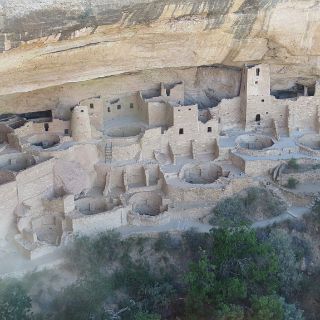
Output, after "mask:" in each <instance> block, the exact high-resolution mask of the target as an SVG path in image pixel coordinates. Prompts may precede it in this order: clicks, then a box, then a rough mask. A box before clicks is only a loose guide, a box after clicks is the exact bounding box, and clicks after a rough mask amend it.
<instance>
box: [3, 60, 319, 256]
mask: <svg viewBox="0 0 320 320" xmlns="http://www.w3.org/2000/svg"><path fill="white" fill-rule="evenodd" d="M297 88H298V87H297ZM298 89H299V90H298ZM298 89H297V90H295V91H292V92H294V93H295V94H294V95H293V94H291V93H290V94H289V93H288V92H283V93H281V92H280V91H278V92H277V93H276V94H275V93H274V92H273V93H272V94H271V89H270V68H269V65H267V64H261V65H248V66H244V68H243V70H242V82H241V88H240V93H239V96H236V97H234V98H229V99H222V100H221V102H219V103H218V104H217V105H216V106H213V107H210V108H203V107H202V108H199V106H198V105H197V104H194V103H191V104H190V103H188V102H186V99H185V87H184V83H183V82H181V81H180V82H175V83H171V84H170V83H169V84H166V83H160V84H159V85H158V93H155V91H154V92H153V95H152V94H151V93H150V92H144V91H138V92H134V93H130V94H127V95H119V96H114V97H113V98H111V99H110V98H109V97H104V96H103V95H101V96H98V97H93V98H87V99H83V100H82V101H80V102H79V103H78V104H77V105H76V106H71V107H70V106H69V107H68V108H67V109H68V110H66V112H65V114H67V113H68V112H69V117H63V118H61V117H59V116H57V115H56V110H55V109H54V108H53V109H51V110H47V111H38V112H37V111H35V112H31V113H24V114H11V115H4V116H2V118H1V122H0V136H1V152H0V176H1V177H0V178H1V179H0V182H1V185H0V193H1V197H2V198H3V199H5V201H3V202H2V204H1V215H0V219H1V233H0V237H1V241H2V242H3V243H4V242H5V241H7V239H8V235H9V234H10V233H12V230H15V235H14V237H13V240H11V241H14V243H15V245H16V246H17V247H18V248H19V249H20V251H21V252H22V254H24V255H26V256H27V257H29V258H30V259H35V258H38V257H41V256H43V255H46V254H48V253H50V252H53V251H54V250H56V249H57V248H59V247H61V246H63V245H64V244H65V243H67V242H68V239H70V237H72V236H73V235H75V234H80V235H81V234H84V235H94V234H97V233H99V232H100V231H103V230H107V229H117V228H121V227H124V226H128V225H135V226H139V225H140V226H143V225H146V226H152V225H159V224H162V223H165V222H166V223H167V222H168V221H170V220H172V219H184V216H185V217H189V218H190V216H191V217H192V213H191V211H190V209H188V208H192V210H193V211H192V212H193V214H195V213H194V212H196V214H195V215H196V217H197V219H198V218H199V217H200V218H201V217H202V216H203V217H204V216H205V215H206V214H207V210H208V207H209V206H211V207H212V206H213V205H214V204H215V203H217V202H218V201H219V200H220V199H223V198H225V197H227V196H230V195H232V194H235V193H237V192H240V191H241V190H244V189H246V188H248V187H249V186H252V185H255V184H257V183H258V180H259V179H258V180H257V178H258V177H261V176H269V175H272V173H273V172H274V170H275V168H277V167H279V166H281V164H283V163H285V162H286V161H288V160H290V159H292V158H295V159H298V160H299V161H300V162H301V163H304V162H306V163H307V162H308V161H311V159H312V160H313V161H314V160H316V159H318V160H320V151H319V150H320V138H319V136H320V116H319V115H320V109H319V108H320V83H319V82H317V83H316V84H315V86H314V88H313V87H312V88H309V87H304V88H301V87H299V88H298ZM276 172H278V171H276Z"/></svg>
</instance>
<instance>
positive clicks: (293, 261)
mask: <svg viewBox="0 0 320 320" xmlns="http://www.w3.org/2000/svg"><path fill="white" fill-rule="evenodd" d="M268 243H270V245H271V246H272V248H273V249H274V250H275V252H276V254H277V256H278V261H279V270H278V279H279V281H280V292H281V293H282V294H284V295H285V296H286V297H289V296H292V294H293V293H295V292H296V291H297V290H298V288H299V284H300V281H301V280H302V273H301V272H300V271H299V265H298V262H299V261H300V260H301V257H297V255H296V253H295V245H294V243H293V239H292V238H291V237H290V236H289V235H288V234H287V233H285V232H284V231H282V230H274V231H271V233H270V235H269V239H268ZM298 258H299V260H298Z"/></svg>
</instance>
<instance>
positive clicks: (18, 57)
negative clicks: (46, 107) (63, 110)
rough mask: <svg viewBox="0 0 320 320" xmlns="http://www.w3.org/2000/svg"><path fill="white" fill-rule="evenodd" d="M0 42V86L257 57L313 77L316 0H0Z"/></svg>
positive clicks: (278, 74) (294, 76)
mask: <svg viewBox="0 0 320 320" xmlns="http://www.w3.org/2000/svg"><path fill="white" fill-rule="evenodd" d="M0 51H2V53H0V95H8V94H18V93H22V92H28V91H32V90H35V89H40V88H46V87H52V86H59V85H62V84H66V83H68V82H78V81H86V80H91V79H96V78H101V77H109V76H112V75H122V74H128V73H130V74H131V73H137V72H141V71H144V70H148V69H162V68H171V70H174V68H176V69H177V70H178V69H183V68H190V67H197V66H205V65H206V66H207V65H228V66H235V67H241V66H242V65H243V64H244V63H255V62H261V61H264V62H267V63H270V64H271V65H272V85H273V87H274V88H285V87H290V86H291V85H292V83H294V81H296V80H298V81H300V82H312V81H314V79H315V78H316V77H319V76H320V1H319V0H202V1H201V0H37V1H35V0H0ZM23 97H24V96H23ZM14 98H16V96H15V95H14ZM1 101H2V102H0V107H2V108H4V107H5V105H4V102H3V101H5V103H6V104H7V106H8V104H9V109H10V108H11V104H12V101H11V100H10V98H7V97H6V98H4V97H2V100H1ZM10 101H11V102H10Z"/></svg>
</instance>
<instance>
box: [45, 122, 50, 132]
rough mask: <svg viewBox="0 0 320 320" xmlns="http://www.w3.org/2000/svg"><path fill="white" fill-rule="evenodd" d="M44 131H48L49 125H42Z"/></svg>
mask: <svg viewBox="0 0 320 320" xmlns="http://www.w3.org/2000/svg"><path fill="white" fill-rule="evenodd" d="M44 130H45V131H49V123H45V124H44Z"/></svg>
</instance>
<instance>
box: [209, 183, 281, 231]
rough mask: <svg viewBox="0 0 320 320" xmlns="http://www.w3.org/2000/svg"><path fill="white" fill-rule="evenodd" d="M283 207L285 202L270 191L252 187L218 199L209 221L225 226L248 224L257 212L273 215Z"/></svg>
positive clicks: (266, 215) (268, 215)
mask: <svg viewBox="0 0 320 320" xmlns="http://www.w3.org/2000/svg"><path fill="white" fill-rule="evenodd" d="M285 209H286V206H285V204H284V203H283V202H282V201H281V200H280V199H279V198H278V197H276V196H274V195H273V194H272V193H271V192H270V191H268V190H267V189H264V188H256V187H252V188H248V189H246V190H244V191H243V192H242V193H240V194H238V195H235V196H234V197H232V198H231V197H230V198H226V199H223V200H221V201H219V202H218V204H217V205H216V206H215V208H214V209H213V217H211V218H210V220H209V223H210V224H212V225H220V226H225V227H237V226H241V225H248V224H250V222H251V221H252V220H251V219H252V217H254V216H255V214H256V213H258V212H263V214H264V216H265V217H273V216H275V215H277V214H280V213H282V212H283V211H285Z"/></svg>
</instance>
